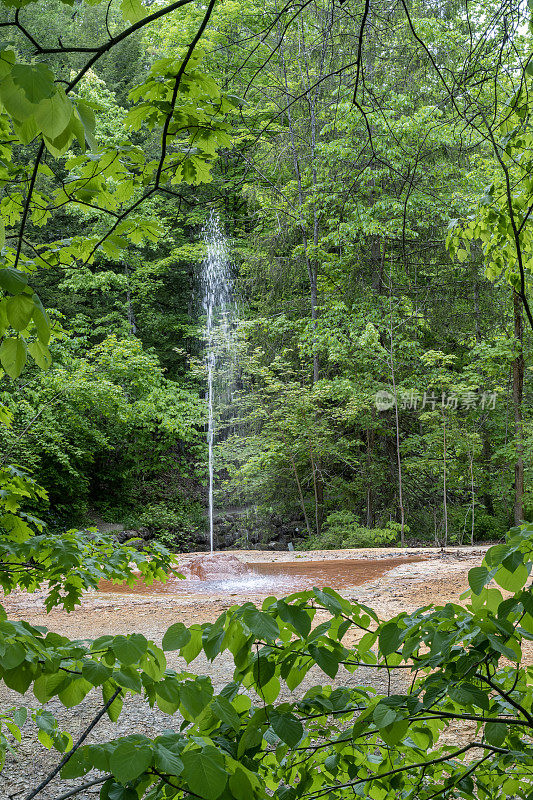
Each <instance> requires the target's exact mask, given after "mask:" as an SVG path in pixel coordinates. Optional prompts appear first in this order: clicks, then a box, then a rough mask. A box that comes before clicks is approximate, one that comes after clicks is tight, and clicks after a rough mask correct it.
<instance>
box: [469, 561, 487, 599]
mask: <svg viewBox="0 0 533 800" xmlns="http://www.w3.org/2000/svg"><path fill="white" fill-rule="evenodd" d="M488 574H489V571H488V569H487V568H486V567H473V568H472V569H471V570H469V571H468V584H469V586H470V588H471V589H472V591H473V592H474V594H480V593H481V590H482V589H483V587H484V586H485V583H486V582H487V577H488Z"/></svg>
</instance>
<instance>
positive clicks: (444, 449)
mask: <svg viewBox="0 0 533 800" xmlns="http://www.w3.org/2000/svg"><path fill="white" fill-rule="evenodd" d="M442 461H443V472H444V475H443V485H444V493H443V503H444V544H443V546H444V547H447V546H448V498H447V496H446V470H447V463H446V414H445V413H444V405H443V407H442Z"/></svg>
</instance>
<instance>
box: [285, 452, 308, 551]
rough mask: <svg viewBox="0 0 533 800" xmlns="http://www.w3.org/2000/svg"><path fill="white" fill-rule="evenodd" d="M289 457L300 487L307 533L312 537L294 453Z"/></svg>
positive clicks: (299, 492) (299, 491)
mask: <svg viewBox="0 0 533 800" xmlns="http://www.w3.org/2000/svg"><path fill="white" fill-rule="evenodd" d="M289 457H290V459H291V464H292V469H293V472H294V478H295V480H296V485H297V486H298V494H299V495H300V505H301V507H302V512H303V515H304V520H305V527H306V528H307V533H308V534H309V536H311V534H312V531H311V526H310V524H309V520H308V518H307V511H306V510H305V501H304V495H303V492H302V484H301V483H300V479H299V477H298V470H297V469H296V462H295V461H294V458H293V455H292V453H291V454H290V456H289Z"/></svg>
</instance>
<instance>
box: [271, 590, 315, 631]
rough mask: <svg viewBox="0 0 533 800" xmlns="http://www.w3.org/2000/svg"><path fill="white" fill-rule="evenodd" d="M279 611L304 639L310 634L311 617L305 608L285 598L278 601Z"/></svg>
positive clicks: (285, 620)
mask: <svg viewBox="0 0 533 800" xmlns="http://www.w3.org/2000/svg"><path fill="white" fill-rule="evenodd" d="M277 611H278V614H279V616H280V617H281V619H282V620H283V622H288V623H289V625H292V627H293V628H294V630H295V631H296V632H297V633H299V634H300V636H301V637H302V639H305V638H306V637H307V636H308V635H309V631H310V630H311V617H310V616H309V614H308V613H307V611H305V610H304V609H303V608H299V607H298V606H293V605H289V604H288V603H286V602H285V601H284V600H279V601H278V603H277Z"/></svg>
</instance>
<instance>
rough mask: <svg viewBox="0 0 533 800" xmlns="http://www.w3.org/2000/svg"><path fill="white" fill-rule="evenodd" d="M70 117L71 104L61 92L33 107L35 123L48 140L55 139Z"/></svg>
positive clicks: (63, 129) (65, 126) (58, 91)
mask: <svg viewBox="0 0 533 800" xmlns="http://www.w3.org/2000/svg"><path fill="white" fill-rule="evenodd" d="M71 116H72V103H71V102H70V101H69V100H68V98H67V97H66V95H65V93H64V92H63V91H62V90H57V91H56V93H55V94H53V95H52V97H49V98H47V99H46V100H41V102H40V103H39V104H38V105H37V106H36V107H35V121H36V123H37V125H38V126H39V129H40V130H41V131H42V132H43V133H44V134H45V136H47V137H48V138H49V139H52V140H53V139H56V138H57V137H58V136H60V135H61V134H62V133H63V132H64V131H65V129H66V128H67V126H68V124H69V122H70V118H71Z"/></svg>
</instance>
